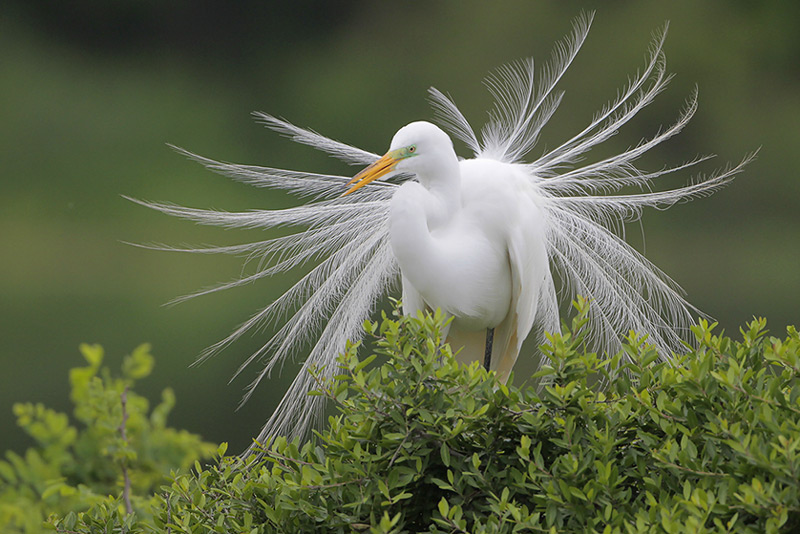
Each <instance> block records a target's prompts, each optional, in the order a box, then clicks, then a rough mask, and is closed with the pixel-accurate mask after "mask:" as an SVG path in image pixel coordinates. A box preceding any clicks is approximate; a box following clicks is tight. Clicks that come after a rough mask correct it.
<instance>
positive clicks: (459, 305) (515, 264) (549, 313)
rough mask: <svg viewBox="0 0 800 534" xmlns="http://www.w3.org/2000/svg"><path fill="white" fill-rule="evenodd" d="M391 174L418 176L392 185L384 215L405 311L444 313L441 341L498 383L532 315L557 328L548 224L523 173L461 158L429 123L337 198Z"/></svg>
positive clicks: (406, 133) (401, 135) (404, 134)
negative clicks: (495, 377)
mask: <svg viewBox="0 0 800 534" xmlns="http://www.w3.org/2000/svg"><path fill="white" fill-rule="evenodd" d="M390 172H406V173H409V174H412V175H414V176H415V177H416V181H407V182H405V183H404V184H403V185H401V186H400V188H398V190H397V192H395V194H394V196H393V197H392V202H391V209H390V212H389V242H390V243H391V246H392V252H393V253H394V257H395V258H396V259H397V263H398V264H399V265H400V272H401V277H402V281H403V311H404V313H406V314H409V313H416V312H417V311H418V310H421V311H424V310H425V309H429V310H431V309H436V308H439V309H441V310H442V311H444V312H445V313H447V314H448V315H450V316H452V317H453V320H452V322H451V323H450V325H449V331H448V332H447V335H448V339H449V341H450V343H451V344H452V345H453V347H454V348H457V349H459V350H460V352H458V353H457V358H458V359H460V360H462V361H465V362H471V361H474V360H478V361H482V362H483V363H484V365H486V366H487V367H489V362H492V364H493V365H491V368H493V369H496V370H497V372H498V374H499V375H500V377H501V378H502V379H503V380H506V379H507V377H508V375H509V373H510V372H511V368H512V367H513V366H514V362H515V361H516V359H517V354H518V353H519V349H520V347H521V346H522V342H523V341H524V340H525V338H526V337H527V336H528V332H529V331H530V329H531V327H532V326H533V322H534V320H535V318H536V314H537V311H538V310H539V309H541V308H543V309H544V310H543V311H545V312H546V318H545V320H547V321H548V324H549V326H550V327H551V328H550V329H549V330H551V331H552V330H553V329H555V328H557V327H558V324H557V323H553V321H555V320H556V319H557V317H558V315H557V312H556V306H555V302H556V299H555V286H554V284H553V280H552V277H551V275H550V267H549V263H548V257H547V246H546V242H547V241H546V240H547V238H546V235H545V232H544V229H545V227H546V226H545V223H544V220H543V216H542V213H541V211H540V208H539V207H538V206H537V198H538V197H539V195H538V193H537V192H536V190H535V188H534V186H533V185H532V184H531V179H530V176H529V174H528V173H526V172H524V170H523V169H521V168H520V167H519V166H517V165H515V164H513V163H505V162H502V161H497V160H493V159H485V158H476V159H470V160H462V161H459V160H458V158H457V157H456V153H455V149H454V148H453V143H452V142H451V141H450V138H449V137H448V136H447V134H446V133H444V132H443V131H442V130H440V129H439V128H438V127H436V126H434V125H433V124H431V123H429V122H413V123H411V124H409V125H408V126H405V127H403V128H401V129H400V131H398V132H397V134H396V135H395V136H394V139H392V144H391V147H390V150H389V152H387V153H386V155H385V156H383V157H382V158H381V159H379V160H378V161H376V162H375V163H373V164H372V165H370V166H369V167H367V168H366V169H365V170H364V171H362V172H361V173H359V174H357V175H356V176H355V178H353V179H352V180H351V182H355V184H354V185H353V186H352V187H351V188H350V189H349V190H348V191H347V192H346V193H345V194H349V193H351V192H353V191H355V190H357V189H360V188H361V187H364V186H365V185H367V184H369V183H370V182H372V181H374V180H376V179H378V178H380V177H382V176H384V175H386V174H388V173H390ZM540 303H541V305H540ZM495 328H497V335H496V337H495V334H494V330H495ZM486 332H488V334H487V336H488V338H487V341H486V343H484V339H483V335H484V333H486Z"/></svg>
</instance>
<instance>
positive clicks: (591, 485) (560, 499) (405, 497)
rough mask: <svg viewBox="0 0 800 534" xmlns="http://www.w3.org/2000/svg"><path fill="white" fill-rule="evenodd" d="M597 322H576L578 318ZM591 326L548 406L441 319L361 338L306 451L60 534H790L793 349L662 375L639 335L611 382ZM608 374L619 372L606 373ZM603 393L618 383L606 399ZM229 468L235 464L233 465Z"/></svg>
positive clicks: (746, 342)
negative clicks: (116, 533)
mask: <svg viewBox="0 0 800 534" xmlns="http://www.w3.org/2000/svg"><path fill="white" fill-rule="evenodd" d="M580 306H581V308H582V309H583V310H584V311H585V307H584V305H583V304H581V305H580ZM585 323H586V319H585V313H581V314H579V316H578V317H577V318H576V319H575V320H574V321H573V323H572V328H571V329H567V330H565V333H563V334H561V335H557V336H553V337H552V338H551V339H550V343H549V344H548V345H547V346H546V347H545V348H544V351H545V353H546V354H547V356H549V358H550V361H551V363H552V365H551V366H548V367H547V368H545V369H544V370H543V371H542V372H540V373H538V375H537V376H536V377H535V380H536V382H537V383H538V387H536V388H534V387H529V388H526V389H518V388H516V387H513V386H511V387H506V386H504V385H502V384H500V383H498V382H497V381H496V379H495V377H494V375H488V376H487V374H486V372H485V371H484V370H483V369H482V368H480V367H479V366H478V364H477V363H476V364H473V365H472V366H470V367H463V366H459V365H458V364H457V363H456V362H455V360H454V359H453V358H452V355H451V352H450V348H449V347H448V346H446V345H444V344H443V340H442V336H441V329H442V321H441V317H431V316H427V317H421V318H401V319H399V320H390V319H387V318H384V320H383V322H382V323H381V324H380V326H379V325H378V324H377V323H372V324H369V325H368V330H369V331H370V332H372V333H373V334H375V335H376V336H377V350H376V352H377V354H379V355H385V356H388V362H387V363H385V364H383V365H380V366H370V363H371V362H373V361H374V360H375V356H371V357H369V358H366V359H364V360H360V359H359V358H358V357H357V355H356V351H355V348H354V347H351V349H350V350H349V351H348V352H347V353H346V354H345V355H344V356H343V357H342V359H341V363H342V367H343V368H342V373H341V376H340V377H339V378H338V380H337V381H336V382H334V383H331V384H321V389H320V392H319V394H322V395H326V396H328V397H329V398H330V399H331V400H332V401H334V402H335V404H336V405H337V407H338V410H339V412H340V413H339V415H338V416H335V417H331V418H330V421H329V426H328V428H327V429H325V430H324V431H323V432H321V433H319V434H317V435H316V437H315V439H312V440H310V441H308V442H306V443H305V444H302V445H301V444H299V443H298V442H287V441H286V440H284V439H280V438H278V439H276V440H275V442H274V443H272V444H271V445H270V446H269V447H267V448H266V449H265V450H264V451H263V456H262V457H261V458H256V457H255V456H252V457H250V459H248V460H246V461H244V462H243V463H241V460H238V459H236V458H231V457H223V458H221V459H220V460H219V462H218V463H216V464H215V465H211V466H206V467H203V466H200V465H199V464H198V465H196V466H195V469H194V471H192V472H191V473H186V472H184V473H181V474H179V475H177V476H176V478H175V480H174V482H173V484H172V486H171V487H170V488H169V489H167V490H165V491H164V492H163V493H160V494H159V495H158V496H156V497H155V500H156V504H155V505H154V506H155V509H154V512H153V518H152V519H151V518H150V517H148V516H146V515H145V516H141V517H140V516H138V515H137V516H136V517H133V516H125V515H124V514H122V513H121V508H120V506H119V502H118V501H113V500H108V501H105V502H101V503H99V504H98V505H97V506H94V507H93V508H92V509H91V510H90V511H89V512H86V513H81V514H70V515H68V516H66V517H64V518H63V519H60V520H57V521H56V522H55V525H56V527H57V529H58V530H59V531H61V532H71V533H72V532H98V531H103V529H108V528H109V527H110V526H119V525H122V524H124V525H125V528H126V529H129V530H128V531H129V532H164V531H167V530H169V531H170V532H175V533H177V532H185V533H189V532H192V533H198V532H209V533H210V532H251V533H261V532H367V531H369V532H373V533H390V532H392V533H400V532H420V531H425V532H447V533H457V532H470V533H482V532H487V533H488V532H492V533H495V532H509V533H510V532H597V533H601V532H602V533H609V534H611V533H622V532H674V533H681V534H682V533H686V532H742V533H754V534H755V533H764V532H773V533H774V532H797V529H798V528H800V477H798V474H800V387H799V386H800V384H798V377H800V336H798V332H797V331H796V330H795V329H794V328H789V330H788V335H787V337H786V338H785V339H778V338H775V337H768V336H767V335H766V331H765V321H763V320H755V321H753V322H752V323H751V324H750V325H748V327H747V328H746V329H745V330H743V331H742V332H741V334H742V339H741V340H740V341H734V340H732V339H731V338H729V337H725V336H721V335H716V334H714V332H713V329H714V326H713V325H709V324H708V323H706V322H703V323H701V324H700V326H698V327H697V328H695V334H696V336H697V339H698V342H699V348H698V349H697V350H696V351H693V352H691V353H690V354H688V355H686V356H685V357H683V358H681V359H680V360H679V361H678V362H676V363H675V364H674V365H669V364H666V363H655V361H656V354H655V352H654V350H653V348H652V347H650V346H648V344H647V342H646V340H645V339H640V338H638V337H637V336H636V335H635V334H633V333H631V335H630V336H629V338H628V342H627V344H626V346H625V349H624V351H625V352H627V353H628V354H629V355H630V356H631V358H632V359H633V361H634V363H632V364H630V365H627V366H626V367H625V368H624V369H617V370H615V369H616V365H615V364H618V363H619V361H620V356H621V355H619V354H618V355H615V356H613V357H611V358H610V359H607V358H606V356H601V355H597V354H593V353H587V352H585V350H584V348H583V342H582V340H583V333H582V328H583V327H584V325H585ZM612 370H613V371H612ZM599 382H605V383H608V382H610V384H611V385H610V386H609V387H607V388H605V389H604V388H599V387H597V384H598V383H599ZM223 452H224V447H222V448H221V449H220V453H223Z"/></svg>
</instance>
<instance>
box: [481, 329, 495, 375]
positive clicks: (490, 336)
mask: <svg viewBox="0 0 800 534" xmlns="http://www.w3.org/2000/svg"><path fill="white" fill-rule="evenodd" d="M493 342H494V328H489V329H488V330H486V352H484V353H483V368H484V369H486V370H487V371H488V370H489V369H491V367H492V343H493Z"/></svg>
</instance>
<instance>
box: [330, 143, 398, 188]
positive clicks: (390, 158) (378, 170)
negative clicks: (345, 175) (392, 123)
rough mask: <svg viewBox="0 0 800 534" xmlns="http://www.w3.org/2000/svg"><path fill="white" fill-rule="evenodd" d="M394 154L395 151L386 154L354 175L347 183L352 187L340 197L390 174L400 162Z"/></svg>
mask: <svg viewBox="0 0 800 534" xmlns="http://www.w3.org/2000/svg"><path fill="white" fill-rule="evenodd" d="M395 152H396V151H395V150H393V151H391V152H387V153H386V155H384V156H383V157H382V158H381V159H379V160H378V161H376V162H375V163H373V164H372V165H370V166H369V167H367V168H366V169H364V170H363V171H361V172H360V173H358V174H356V175H355V176H354V177H353V178H352V179H351V180H350V181H349V182H347V185H350V184H353V185H352V186H351V187H350V189H348V190H347V191H345V192H344V194H342V196H347V195H349V194H350V193H352V192H353V191H355V190H356V189H361V188H362V187H364V186H365V185H367V184H368V183H370V182H373V181H375V180H377V179H378V178H380V177H381V176H384V175H386V174H389V173H390V172H392V171H393V170H394V167H395V165H397V162H398V161H399V160H400V159H399V158H397V156H396V154H395Z"/></svg>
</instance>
